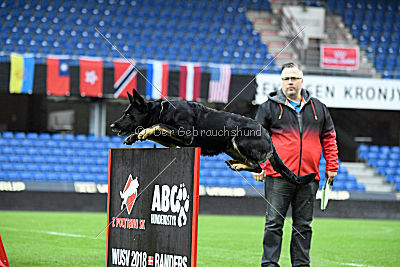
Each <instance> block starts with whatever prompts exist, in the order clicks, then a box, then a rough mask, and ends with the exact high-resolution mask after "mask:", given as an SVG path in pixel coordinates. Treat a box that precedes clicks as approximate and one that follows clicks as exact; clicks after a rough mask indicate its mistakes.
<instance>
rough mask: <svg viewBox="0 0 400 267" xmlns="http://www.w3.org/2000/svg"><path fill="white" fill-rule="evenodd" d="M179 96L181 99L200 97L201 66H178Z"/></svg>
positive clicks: (196, 98)
mask: <svg viewBox="0 0 400 267" xmlns="http://www.w3.org/2000/svg"><path fill="white" fill-rule="evenodd" d="M180 70H181V72H180V76H179V97H180V98H181V99H183V100H188V101H196V100H198V99H199V98H200V86H201V66H199V65H195V64H191V63H190V64H185V65H181V66H180Z"/></svg>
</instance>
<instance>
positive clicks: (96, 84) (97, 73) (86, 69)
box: [79, 57, 103, 97]
mask: <svg viewBox="0 0 400 267" xmlns="http://www.w3.org/2000/svg"><path fill="white" fill-rule="evenodd" d="M79 91H80V94H81V96H91V97H101V96H103V61H102V60H101V59H99V58H88V57H81V58H79Z"/></svg>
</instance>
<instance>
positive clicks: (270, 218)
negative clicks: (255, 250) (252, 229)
mask: <svg viewBox="0 0 400 267" xmlns="http://www.w3.org/2000/svg"><path fill="white" fill-rule="evenodd" d="M318 186H319V182H318V181H313V182H311V183H309V184H305V185H296V184H293V183H291V182H289V181H288V180H287V179H284V178H280V177H279V178H272V177H268V176H267V177H265V197H266V199H267V201H268V204H267V211H266V220H265V230H264V241H263V249H264V251H263V256H262V261H261V265H262V266H279V264H278V261H279V257H280V254H281V247H282V228H283V224H284V218H283V217H282V216H284V217H286V213H287V211H288V208H289V205H292V219H293V228H292V238H291V242H290V260H291V263H292V266H310V246H311V234H312V230H311V225H310V224H311V222H312V219H313V213H314V201H315V196H316V193H317V190H318ZM295 229H296V230H297V231H296V230H295Z"/></svg>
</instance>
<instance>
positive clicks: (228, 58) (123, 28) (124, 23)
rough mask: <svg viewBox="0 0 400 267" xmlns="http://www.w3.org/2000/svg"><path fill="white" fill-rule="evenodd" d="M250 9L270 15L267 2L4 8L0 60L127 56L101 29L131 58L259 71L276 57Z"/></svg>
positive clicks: (12, 4)
mask: <svg viewBox="0 0 400 267" xmlns="http://www.w3.org/2000/svg"><path fill="white" fill-rule="evenodd" d="M250 9H252V10H259V9H263V10H269V9H270V6H269V1H266V0H246V1H238V0H236V1H173V0H168V1H151V2H147V1H119V2H118V1H103V0H98V1H90V2H80V1H78V2H69V1H47V2H46V3H42V2H41V1H30V2H29V3H26V2H25V1H3V2H2V3H1V9H0V17H1V18H2V19H1V25H2V32H1V35H0V47H1V49H0V50H1V51H2V56H1V57H0V59H1V60H2V61H9V57H8V54H9V53H10V52H20V53H24V52H30V53H33V54H35V55H36V57H37V62H39V63H40V62H42V63H43V62H44V60H45V56H46V55H47V54H67V55H74V56H98V57H103V58H118V57H121V56H120V55H119V54H118V52H117V51H115V50H113V49H111V47H110V45H109V44H108V43H107V42H106V41H105V40H103V38H102V37H101V35H100V34H99V32H97V31H96V27H97V28H98V30H99V31H100V32H101V34H104V36H105V37H106V38H108V39H110V40H112V42H113V43H115V45H116V47H117V48H118V49H119V50H121V52H122V53H123V54H124V55H125V56H126V57H131V58H135V59H158V60H169V61H191V62H202V63H206V62H213V63H229V64H234V65H235V64H236V65H240V64H246V65H256V66H258V67H259V66H260V65H264V63H265V61H266V59H268V58H271V55H269V54H268V49H267V46H266V45H265V43H263V42H261V40H260V34H259V33H258V32H257V31H256V30H254V29H253V24H252V22H251V21H250V20H248V19H247V18H246V15H245V13H246V11H247V10H250ZM272 66H273V63H272V65H271V67H272ZM258 69H259V68H258ZM243 71H245V70H243ZM235 72H236V71H234V73H235ZM252 72H254V70H253V71H252Z"/></svg>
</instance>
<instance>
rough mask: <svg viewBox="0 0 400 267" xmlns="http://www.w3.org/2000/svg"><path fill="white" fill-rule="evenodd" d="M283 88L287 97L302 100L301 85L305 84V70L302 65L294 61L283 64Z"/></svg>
mask: <svg viewBox="0 0 400 267" xmlns="http://www.w3.org/2000/svg"><path fill="white" fill-rule="evenodd" d="M281 78H282V90H283V93H284V94H285V96H286V97H287V98H289V99H290V100H292V101H295V102H300V101H301V87H302V85H303V72H302V71H301V69H300V67H299V66H298V65H297V64H295V63H293V62H289V63H285V64H283V65H282V71H281Z"/></svg>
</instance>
